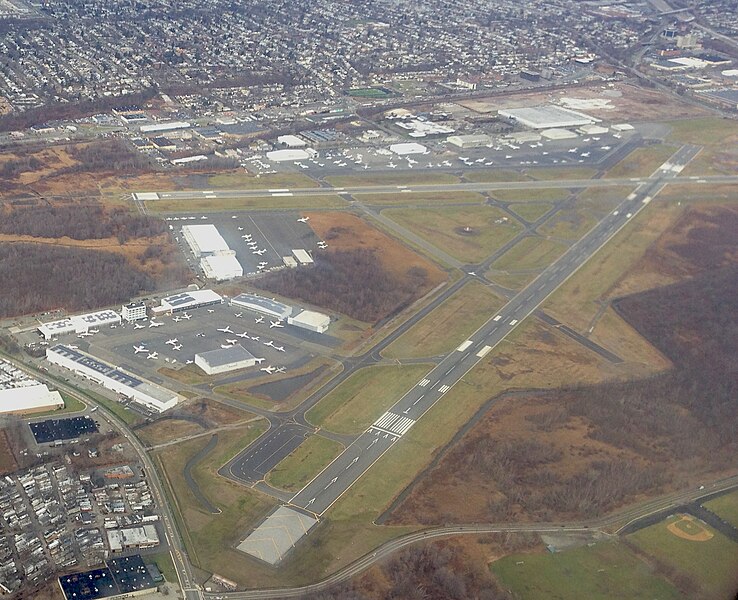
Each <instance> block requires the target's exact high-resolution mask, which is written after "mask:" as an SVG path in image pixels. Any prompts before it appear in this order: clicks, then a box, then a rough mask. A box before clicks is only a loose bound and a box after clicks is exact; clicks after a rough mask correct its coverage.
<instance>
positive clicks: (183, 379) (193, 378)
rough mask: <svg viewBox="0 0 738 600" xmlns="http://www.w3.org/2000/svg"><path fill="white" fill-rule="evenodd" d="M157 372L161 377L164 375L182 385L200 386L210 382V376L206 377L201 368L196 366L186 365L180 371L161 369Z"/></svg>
mask: <svg viewBox="0 0 738 600" xmlns="http://www.w3.org/2000/svg"><path fill="white" fill-rule="evenodd" d="M157 372H158V373H159V375H164V377H169V379H174V380H175V381H179V382H180V383H185V384H187V385H198V384H200V383H205V382H206V381H209V380H210V376H209V375H206V374H205V372H204V371H203V370H202V369H201V368H200V367H198V366H197V365H194V364H191V365H184V366H181V367H179V368H178V369H175V368H173V367H161V368H160V369H157Z"/></svg>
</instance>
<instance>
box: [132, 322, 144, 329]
mask: <svg viewBox="0 0 738 600" xmlns="http://www.w3.org/2000/svg"><path fill="white" fill-rule="evenodd" d="M133 328H134V329H144V326H143V325H141V323H134V325H133Z"/></svg>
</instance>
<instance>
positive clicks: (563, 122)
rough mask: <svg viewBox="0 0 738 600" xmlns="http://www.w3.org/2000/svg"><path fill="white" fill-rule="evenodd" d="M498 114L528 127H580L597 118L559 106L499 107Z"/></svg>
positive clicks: (593, 121)
mask: <svg viewBox="0 0 738 600" xmlns="http://www.w3.org/2000/svg"><path fill="white" fill-rule="evenodd" d="M498 112H499V115H500V116H501V117H505V118H506V119H509V120H511V121H514V122H516V123H520V124H521V125H524V126H525V127H529V128H530V129H553V128H556V127H580V126H582V125H590V124H592V123H595V122H597V119H595V118H594V117H590V116H589V115H585V114H584V113H580V112H576V111H574V110H570V109H568V108H562V107H561V106H550V105H549V106H532V107H529V108H506V109H500V110H499V111H498Z"/></svg>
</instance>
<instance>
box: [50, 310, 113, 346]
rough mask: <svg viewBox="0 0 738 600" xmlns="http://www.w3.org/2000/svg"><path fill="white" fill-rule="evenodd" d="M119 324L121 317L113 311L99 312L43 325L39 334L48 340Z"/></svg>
mask: <svg viewBox="0 0 738 600" xmlns="http://www.w3.org/2000/svg"><path fill="white" fill-rule="evenodd" d="M120 322H121V316H120V315H119V314H118V313H117V312H115V311H114V310H101V311H98V312H94V313H87V314H84V315H75V316H73V317H67V318H66V319H60V320H58V321H51V322H50V323H43V324H42V325H41V326H40V327H39V328H38V330H39V332H40V333H41V335H43V336H44V339H47V340H50V339H51V338H52V337H54V336H55V335H63V334H65V333H87V332H88V331H89V330H90V328H92V327H98V326H100V325H114V324H115V325H117V324H118V323H120Z"/></svg>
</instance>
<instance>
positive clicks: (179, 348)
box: [172, 344, 182, 352]
mask: <svg viewBox="0 0 738 600" xmlns="http://www.w3.org/2000/svg"><path fill="white" fill-rule="evenodd" d="M181 349H182V344H177V345H176V346H172V350H176V351H177V352H179V351H180V350H181Z"/></svg>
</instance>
